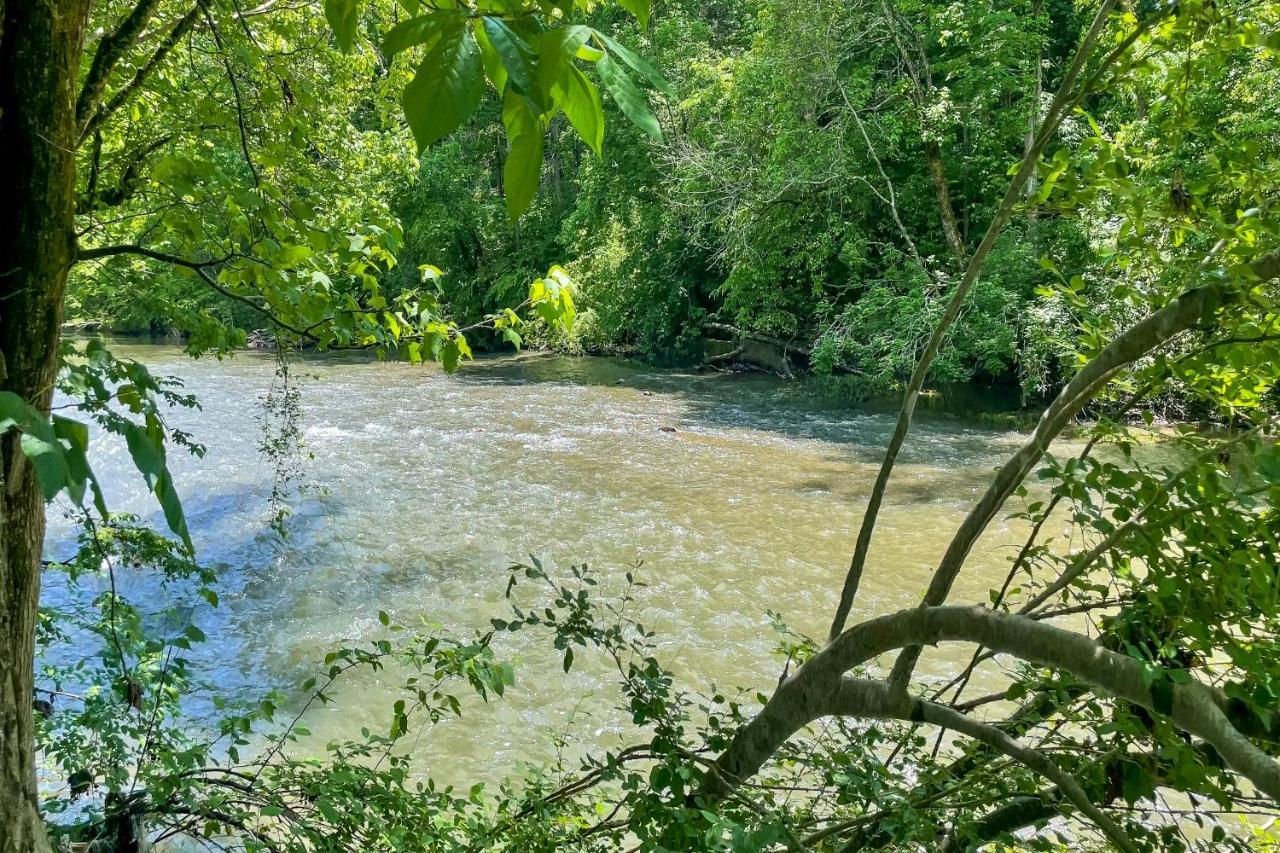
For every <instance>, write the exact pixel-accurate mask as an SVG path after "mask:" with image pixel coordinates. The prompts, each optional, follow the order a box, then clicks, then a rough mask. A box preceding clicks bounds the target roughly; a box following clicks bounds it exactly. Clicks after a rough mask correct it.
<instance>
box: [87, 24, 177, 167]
mask: <svg viewBox="0 0 1280 853" xmlns="http://www.w3.org/2000/svg"><path fill="white" fill-rule="evenodd" d="M199 17H200V6H199V5H198V4H197V5H194V6H192V7H191V10H190V11H188V12H187V14H185V15H183V16H182V17H181V18H179V19H178V21H177V23H175V24H174V25H173V27H172V28H171V29H170V30H169V33H168V35H166V36H165V38H164V41H162V42H161V43H160V45H159V46H158V47H157V48H156V50H155V52H154V53H152V54H151V58H150V59H148V60H147V61H146V62H145V63H143V64H142V66H141V67H139V68H138V70H137V71H135V72H134V74H133V77H132V78H131V79H130V80H129V82H128V83H126V84H125V85H124V86H123V87H122V88H121V89H120V90H119V91H117V92H116V93H115V94H114V95H112V96H111V97H110V98H109V99H108V100H107V102H106V103H105V104H103V105H102V106H100V107H98V108H97V109H95V110H94V111H93V113H92V115H91V116H90V117H89V118H88V120H86V121H85V122H84V125H83V127H82V128H81V130H80V142H82V143H83V142H84V140H85V139H87V138H88V137H89V135H90V134H91V133H93V132H94V131H95V130H97V129H98V128H99V127H101V125H102V122H104V121H105V120H106V119H107V118H108V117H109V116H110V115H111V114H112V113H114V112H115V111H116V110H118V109H120V107H122V106H124V105H125V104H126V103H127V102H128V101H129V99H131V98H132V97H133V96H134V95H135V94H136V93H137V91H138V89H139V88H141V86H142V84H143V83H144V82H146V80H147V78H148V77H150V76H151V74H152V72H154V71H155V70H156V69H157V68H158V67H160V64H161V63H162V62H164V60H165V58H166V57H168V55H169V54H170V53H171V52H172V51H173V49H174V47H176V46H177V44H178V42H180V41H181V40H182V38H183V36H185V35H186V34H187V33H188V32H190V30H191V28H192V27H193V26H194V25H195V23H196V20H197V19H198V18H199Z"/></svg>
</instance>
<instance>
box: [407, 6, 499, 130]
mask: <svg viewBox="0 0 1280 853" xmlns="http://www.w3.org/2000/svg"><path fill="white" fill-rule="evenodd" d="M483 94H484V71H483V69H482V67H481V64H480V50H479V48H478V47H477V46H476V42H475V39H474V38H472V36H471V33H470V31H468V30H467V28H466V27H463V26H461V25H460V24H459V25H453V26H449V27H448V28H447V29H446V31H445V32H443V33H442V34H441V37H440V38H439V39H438V40H437V41H436V42H435V44H434V45H433V47H432V49H431V50H430V51H429V52H428V53H427V55H426V58H424V59H423V60H422V63H421V64H420V65H419V66H418V73H417V74H416V75H415V76H414V78H413V80H412V81H410V83H409V85H408V86H406V87H405V89H404V98H403V99H402V104H403V105H404V113H405V117H406V118H408V119H409V127H410V128H412V129H413V137H414V139H415V140H417V143H418V151H419V152H421V151H423V150H424V149H426V148H427V147H428V146H430V145H432V144H434V143H436V142H438V141H440V140H441V139H443V138H444V137H446V136H448V135H449V134H450V133H452V132H453V131H455V130H457V129H458V127H459V126H461V125H462V123H463V122H464V121H466V120H467V119H468V118H470V117H471V114H472V113H473V112H475V110H476V107H478V106H479V105H480V98H481V96H482V95H483Z"/></svg>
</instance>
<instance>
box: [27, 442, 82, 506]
mask: <svg viewBox="0 0 1280 853" xmlns="http://www.w3.org/2000/svg"><path fill="white" fill-rule="evenodd" d="M21 442H22V454H23V455H24V456H26V457H27V460H28V461H29V462H30V463H31V466H32V467H33V468H35V469H36V479H37V480H39V482H40V492H41V494H43V495H44V499H45V500H46V501H51V500H53V499H54V498H56V497H57V496H58V493H59V492H61V491H62V490H63V489H66V490H67V491H68V492H69V493H70V494H71V498H72V500H74V501H75V502H76V503H79V502H80V500H81V499H83V497H84V487H83V485H81V488H80V494H79V497H77V496H76V493H75V489H74V487H73V484H72V482H71V472H70V470H68V468H67V459H66V456H65V455H64V452H63V447H62V444H61V443H60V442H59V441H58V440H57V439H56V438H55V439H54V440H52V441H48V440H46V439H45V438H42V437H40V436H37V435H34V434H32V433H29V432H23V433H22V439H21Z"/></svg>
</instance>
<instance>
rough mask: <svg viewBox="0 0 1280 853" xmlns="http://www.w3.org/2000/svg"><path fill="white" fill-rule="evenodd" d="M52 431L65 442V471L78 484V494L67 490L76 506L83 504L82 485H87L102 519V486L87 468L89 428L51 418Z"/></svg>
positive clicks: (104, 507) (58, 417) (105, 511)
mask: <svg viewBox="0 0 1280 853" xmlns="http://www.w3.org/2000/svg"><path fill="white" fill-rule="evenodd" d="M53 431H54V433H55V434H56V435H57V436H58V437H59V438H61V439H63V440H64V441H65V442H66V449H65V453H64V455H65V457H66V462H67V471H68V472H69V473H70V475H71V479H72V482H73V483H78V484H79V493H78V495H77V493H76V491H74V490H69V492H70V494H71V495H72V498H73V499H74V500H75V502H76V503H77V504H81V503H83V500H84V485H85V484H86V483H87V484H88V485H89V486H90V488H92V490H93V504H94V506H95V507H97V509H98V513H99V514H100V515H102V517H103V518H106V516H107V500H106V498H105V497H104V496H103V494H102V486H101V484H100V483H99V482H98V478H97V476H95V475H94V473H93V469H92V468H91V467H89V456H88V452H89V427H88V426H86V425H85V424H83V423H80V422H79V421H74V420H72V419H70V418H64V417H62V416H61V415H54V416H53Z"/></svg>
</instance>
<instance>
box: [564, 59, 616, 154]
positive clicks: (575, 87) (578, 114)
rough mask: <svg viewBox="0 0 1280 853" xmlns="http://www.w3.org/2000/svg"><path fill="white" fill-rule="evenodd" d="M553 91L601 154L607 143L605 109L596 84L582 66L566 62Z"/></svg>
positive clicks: (586, 140) (565, 112) (593, 147)
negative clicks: (601, 149) (605, 142)
mask: <svg viewBox="0 0 1280 853" xmlns="http://www.w3.org/2000/svg"><path fill="white" fill-rule="evenodd" d="M551 93H552V96H553V97H554V98H555V99H556V103H557V104H559V105H560V108H561V109H563V110H564V114H565V115H566V116H568V118H569V124H571V125H573V129H574V130H576V131H578V135H579V136H581V137H582V141H583V142H585V143H587V147H589V148H590V149H591V150H592V151H594V152H596V155H597V156H599V154H600V148H601V146H602V145H603V144H604V108H603V107H602V106H601V105H600V92H599V91H597V90H596V87H595V84H594V83H592V82H591V81H590V80H588V79H587V75H585V74H583V73H582V71H581V70H580V69H579V68H578V66H576V65H572V64H566V65H565V66H564V70H563V72H562V73H561V75H560V80H559V81H558V82H557V83H556V85H555V87H554V88H553V89H552V90H551Z"/></svg>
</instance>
